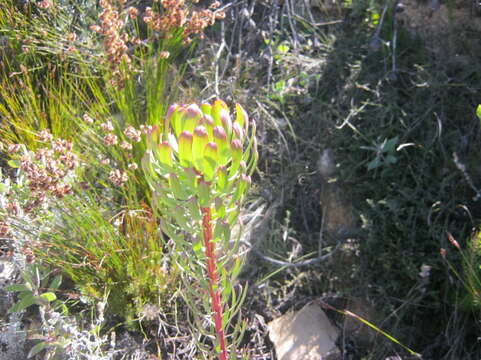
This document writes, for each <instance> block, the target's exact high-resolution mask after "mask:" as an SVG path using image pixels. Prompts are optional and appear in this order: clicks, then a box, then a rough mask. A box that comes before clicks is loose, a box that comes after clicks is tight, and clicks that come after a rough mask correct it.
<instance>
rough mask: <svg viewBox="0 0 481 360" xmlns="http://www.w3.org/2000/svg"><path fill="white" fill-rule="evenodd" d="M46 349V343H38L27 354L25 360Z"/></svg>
mask: <svg viewBox="0 0 481 360" xmlns="http://www.w3.org/2000/svg"><path fill="white" fill-rule="evenodd" d="M46 347H47V343H46V342H45V341H42V342H39V343H38V344H37V345H35V346H34V347H33V348H32V349H31V350H30V351H29V352H28V355H27V358H28V359H30V358H32V357H34V356H35V355H37V354H38V353H39V352H40V351H42V350H43V349H45V348H46Z"/></svg>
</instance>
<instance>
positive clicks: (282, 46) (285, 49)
mask: <svg viewBox="0 0 481 360" xmlns="http://www.w3.org/2000/svg"><path fill="white" fill-rule="evenodd" d="M277 51H279V52H280V53H281V54H286V53H287V52H288V51H289V46H288V45H287V44H280V45H279V46H278V47H277Z"/></svg>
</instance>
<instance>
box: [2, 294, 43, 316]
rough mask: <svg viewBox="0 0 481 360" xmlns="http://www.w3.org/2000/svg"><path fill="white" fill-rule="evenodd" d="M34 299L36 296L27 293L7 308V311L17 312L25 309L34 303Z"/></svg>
mask: <svg viewBox="0 0 481 360" xmlns="http://www.w3.org/2000/svg"><path fill="white" fill-rule="evenodd" d="M35 301H36V297H35V296H33V294H31V293H30V294H27V295H26V296H25V297H24V298H23V299H22V300H20V301H19V302H18V303H16V304H15V305H13V306H12V307H11V308H10V309H8V312H9V313H15V312H19V311H22V310H25V309H26V308H28V307H29V306H31V305H34V304H35Z"/></svg>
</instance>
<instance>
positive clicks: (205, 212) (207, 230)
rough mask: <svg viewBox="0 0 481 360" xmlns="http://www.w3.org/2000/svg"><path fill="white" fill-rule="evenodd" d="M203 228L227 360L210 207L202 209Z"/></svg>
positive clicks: (220, 338)
mask: <svg viewBox="0 0 481 360" xmlns="http://www.w3.org/2000/svg"><path fill="white" fill-rule="evenodd" d="M201 211H202V228H203V232H204V247H205V256H206V258H207V275H208V277H209V293H210V298H211V303H212V311H213V313H214V323H215V332H216V335H217V340H218V341H219V345H220V354H219V359H220V360H227V358H228V356H227V348H226V340H225V334H224V326H223V324H222V321H223V320H222V318H223V314H222V313H223V311H222V301H221V292H220V288H219V276H218V275H217V259H216V256H215V243H214V242H213V236H212V235H213V231H212V210H211V208H210V207H203V208H201Z"/></svg>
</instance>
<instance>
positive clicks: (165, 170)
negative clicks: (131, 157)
mask: <svg viewBox="0 0 481 360" xmlns="http://www.w3.org/2000/svg"><path fill="white" fill-rule="evenodd" d="M235 108H236V117H235V119H233V118H232V117H231V114H230V112H229V108H228V106H227V105H226V103H225V102H224V101H222V100H215V101H214V102H213V103H212V104H207V103H204V104H201V105H200V106H199V105H197V104H184V105H178V104H174V105H172V106H170V108H169V109H168V112H167V115H166V117H165V121H164V124H163V125H164V127H163V132H162V134H161V133H160V130H159V129H158V128H154V129H153V131H152V132H151V134H148V135H147V136H148V139H147V147H148V153H149V154H150V155H149V156H148V159H147V160H146V161H144V162H143V164H144V163H145V164H147V163H149V162H150V163H151V164H150V165H149V166H147V165H145V166H144V170H146V171H151V172H155V174H154V175H153V176H152V178H155V177H156V176H161V177H163V178H164V179H169V184H170V187H171V191H173V195H174V197H177V198H179V199H181V198H185V192H184V191H182V194H180V189H181V188H183V187H184V188H189V189H191V190H193V191H195V192H197V194H196V196H198V197H199V198H201V197H200V195H199V194H200V193H202V199H203V200H202V202H204V203H205V202H208V201H209V196H208V195H209V194H210V191H213V196H218V195H219V194H220V193H222V192H229V193H231V194H235V198H237V199H239V198H240V197H241V196H242V194H244V193H245V190H246V189H247V187H248V185H249V184H250V177H249V175H250V174H251V173H252V171H253V170H254V167H255V162H256V160H257V149H256V143H255V125H254V124H252V126H250V127H249V118H248V116H247V112H246V111H245V110H244V109H243V108H242V106H241V105H239V104H236V105H235ZM156 144H158V145H156ZM155 164H157V166H156V165H155ZM152 169H155V170H152ZM173 174H174V175H175V176H173ZM247 179H249V181H247ZM164 183H165V182H164ZM209 189H210V190H209ZM176 192H179V194H177V195H178V196H177V195H176Z"/></svg>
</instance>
